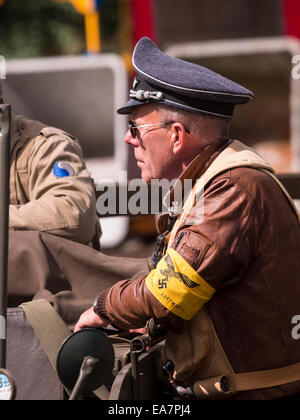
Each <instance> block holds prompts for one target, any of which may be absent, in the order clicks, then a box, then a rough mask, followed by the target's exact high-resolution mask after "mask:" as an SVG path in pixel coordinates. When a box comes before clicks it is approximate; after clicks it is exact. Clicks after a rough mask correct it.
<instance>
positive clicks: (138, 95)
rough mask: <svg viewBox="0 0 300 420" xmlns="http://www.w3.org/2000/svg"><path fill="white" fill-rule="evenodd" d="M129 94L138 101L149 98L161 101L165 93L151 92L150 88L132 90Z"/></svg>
mask: <svg viewBox="0 0 300 420" xmlns="http://www.w3.org/2000/svg"><path fill="white" fill-rule="evenodd" d="M129 96H130V98H134V99H136V100H137V101H148V100H149V99H153V100H155V101H161V100H162V99H164V94H163V93H162V92H149V91H148V90H138V91H135V90H131V91H130V95H129Z"/></svg>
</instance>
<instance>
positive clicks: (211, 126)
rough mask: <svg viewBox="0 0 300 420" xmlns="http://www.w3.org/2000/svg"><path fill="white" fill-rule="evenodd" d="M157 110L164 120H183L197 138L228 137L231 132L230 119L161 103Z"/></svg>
mask: <svg viewBox="0 0 300 420" xmlns="http://www.w3.org/2000/svg"><path fill="white" fill-rule="evenodd" d="M157 110H158V111H159V113H160V118H161V121H162V122H163V121H178V122H181V123H182V124H184V126H185V127H186V128H187V129H188V130H189V131H190V132H191V133H192V134H193V135H194V136H195V137H196V138H199V139H204V140H205V139H207V140H210V139H211V138H212V137H214V138H219V137H227V136H228V134H229V125H230V122H229V121H228V120H225V119H221V118H215V117H207V116H204V115H200V114H196V113H194V112H188V111H185V110H176V108H171V107H168V106H165V105H161V104H159V105H157Z"/></svg>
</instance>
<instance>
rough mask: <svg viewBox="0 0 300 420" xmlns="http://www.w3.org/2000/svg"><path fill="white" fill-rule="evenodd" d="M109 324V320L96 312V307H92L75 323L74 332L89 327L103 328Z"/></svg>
mask: <svg viewBox="0 0 300 420" xmlns="http://www.w3.org/2000/svg"><path fill="white" fill-rule="evenodd" d="M108 324H109V323H108V322H107V321H105V320H104V319H103V318H101V317H100V316H98V315H97V314H95V312H94V308H93V307H92V308H90V309H88V310H87V311H85V312H84V313H83V314H82V315H81V317H80V318H79V321H78V322H77V324H76V325H75V328H74V332H77V331H80V330H82V329H83V328H87V327H90V328H102V327H106V326H107V325H108Z"/></svg>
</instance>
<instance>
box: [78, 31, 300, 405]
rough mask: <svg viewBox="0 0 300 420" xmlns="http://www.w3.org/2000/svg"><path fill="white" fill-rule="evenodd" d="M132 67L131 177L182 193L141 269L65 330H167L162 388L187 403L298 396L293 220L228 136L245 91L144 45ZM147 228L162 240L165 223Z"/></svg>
mask: <svg viewBox="0 0 300 420" xmlns="http://www.w3.org/2000/svg"><path fill="white" fill-rule="evenodd" d="M133 65H134V67H135V69H136V71H137V76H136V79H135V82H134V86H133V89H132V90H131V92H130V96H131V99H130V100H129V102H128V103H127V104H126V105H125V106H124V107H123V108H121V109H120V110H119V113H121V114H132V121H131V122H130V124H129V128H130V130H129V131H128V132H127V134H126V137H125V141H126V142H127V143H128V144H130V145H131V146H133V147H134V151H135V157H136V160H137V165H138V166H139V168H140V169H141V176H142V178H143V179H144V180H145V181H147V182H150V180H151V179H154V178H159V179H162V178H166V179H169V180H171V179H174V178H179V181H178V182H182V183H183V181H184V179H189V178H191V179H192V180H193V185H194V188H193V191H192V192H191V193H190V194H189V196H188V198H187V199H186V200H185V201H184V204H183V209H182V211H181V213H180V214H179V215H178V217H177V221H176V223H175V225H174V226H173V228H172V230H171V232H170V233H169V234H168V231H167V232H165V238H166V239H165V244H162V247H161V249H160V252H158V253H157V255H156V258H155V259H154V268H153V270H152V271H151V272H150V273H149V274H148V275H144V276H142V277H140V278H139V279H134V280H133V279H127V280H124V281H121V282H118V283H116V284H115V285H114V286H113V287H111V288H109V289H107V290H105V291H103V292H101V293H100V295H99V296H98V297H97V299H96V301H95V303H94V306H93V307H92V308H90V309H88V310H87V311H86V312H85V313H84V314H82V316H81V317H80V319H79V321H78V323H77V325H76V327H75V331H78V330H80V329H82V328H85V327H102V326H106V325H107V324H112V325H113V326H114V327H116V328H119V329H125V330H129V329H137V328H141V327H143V326H145V324H146V322H147V320H149V319H151V318H153V319H154V320H155V321H156V322H157V323H158V324H161V325H163V326H165V328H166V331H167V337H166V344H165V351H164V353H165V354H164V358H165V359H170V360H172V362H173V363H174V365H175V370H174V374H173V380H175V381H176V382H178V383H179V384H180V385H182V386H191V387H192V388H193V392H194V393H195V395H196V397H197V398H207V397H211V398H214V397H217V398H220V397H221V396H223V397H224V396H231V398H247V399H251V398H253V399H274V398H280V397H286V396H291V395H293V394H296V393H299V392H300V382H297V381H299V379H300V368H299V364H298V365H297V363H298V362H300V340H298V341H297V340H295V339H293V337H292V334H291V331H292V327H293V325H292V324H291V321H292V318H293V317H294V316H295V315H296V314H298V313H299V295H300V283H299V273H300V260H299V249H300V226H299V218H298V214H297V211H296V209H295V207H294V204H293V202H292V200H291V199H290V197H289V196H288V194H287V193H286V191H284V189H283V188H282V186H281V185H279V183H278V181H277V180H276V178H275V176H274V174H273V170H272V168H271V167H270V166H269V165H268V164H267V163H266V162H264V161H263V159H262V158H261V157H260V156H258V155H257V154H256V153H255V152H254V151H253V150H251V149H249V148H247V147H246V146H244V145H243V144H242V143H240V142H238V141H231V140H229V139H228V126H229V121H230V119H231V118H232V115H233V110H234V106H235V105H237V104H242V103H246V102H249V101H250V100H251V99H252V96H253V94H252V93H251V92H250V91H248V90H247V89H245V88H243V87H241V86H239V85H237V84H235V83H233V82H232V81H229V80H228V79H225V78H223V77H222V76H220V75H217V74H215V73H213V72H211V71H209V70H208V69H205V68H203V67H201V66H197V65H194V64H191V63H187V62H184V61H182V60H178V59H174V58H171V57H168V56H167V55H165V54H163V53H162V52H161V51H160V50H159V49H158V48H157V47H156V46H155V44H153V43H152V41H151V40H150V39H148V38H143V39H142V40H140V41H139V43H138V44H137V46H136V48H135V51H134V54H133ZM203 190H204V193H203ZM199 192H200V193H201V192H202V198H203V199H202V200H200V199H199V200H198V201H196V204H195V200H194V199H195V197H198V198H199ZM172 194H174V191H170V196H171V202H172ZM203 203H204V214H203V217H200V218H199V214H201V211H200V212H199V211H198V210H201V209H199V206H202V205H203ZM202 210H203V209H202ZM159 225H160V228H161V232H164V231H165V230H166V223H165V219H163V220H161V221H160V223H159ZM283 367H284V369H283V370H278V369H279V368H283ZM286 367H287V368H286ZM264 370H267V371H268V372H267V373H266V374H264V373H261V372H260V371H264ZM239 373H244V376H243V375H242V376H240V375H236V374H239ZM223 375H227V376H226V380H227V382H224V379H225V378H224V376H223ZM221 377H223V380H221V379H220V378H221ZM230 391H232V393H231V392H230ZM238 391H240V392H238ZM235 392H238V393H237V394H236V396H233V394H234V393H235Z"/></svg>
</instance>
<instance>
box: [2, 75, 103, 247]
mask: <svg viewBox="0 0 300 420" xmlns="http://www.w3.org/2000/svg"><path fill="white" fill-rule="evenodd" d="M0 99H1V102H2V103H3V98H2V84H1V81H0ZM10 150H11V151H10V202H9V204H10V205H9V229H10V230H11V231H19V230H27V231H28V230H29V231H40V232H47V233H49V234H52V235H56V236H59V237H62V238H66V239H69V240H71V241H75V242H79V243H82V244H85V245H89V246H92V247H94V248H96V249H99V239H100V235H101V231H100V225H99V220H98V217H97V215H96V198H95V191H94V184H93V180H92V179H91V177H90V174H89V172H88V171H87V168H86V165H85V162H84V158H83V153H82V149H81V146H80V144H79V142H78V140H77V139H75V138H74V137H73V136H72V135H70V134H68V133H66V132H64V131H62V130H60V129H58V128H54V127H49V126H47V125H45V124H43V123H41V122H39V121H32V120H29V119H27V118H26V117H24V116H18V115H15V114H14V113H13V112H12V126H11V146H10Z"/></svg>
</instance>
